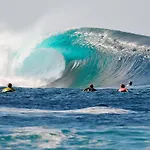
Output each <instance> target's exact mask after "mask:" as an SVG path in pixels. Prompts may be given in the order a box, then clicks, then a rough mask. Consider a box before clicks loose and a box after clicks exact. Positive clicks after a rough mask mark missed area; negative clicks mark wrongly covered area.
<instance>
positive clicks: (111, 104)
mask: <svg viewBox="0 0 150 150" xmlns="http://www.w3.org/2000/svg"><path fill="white" fill-rule="evenodd" d="M29 40H30V42H29ZM29 40H27V41H26V42H25V43H24V44H23V45H22V47H13V46H12V47H7V49H5V48H4V49H1V50H2V53H1V54H2V57H1V59H0V63H1V66H0V86H1V87H0V90H2V89H3V87H5V86H7V84H8V83H9V82H11V83H12V84H13V86H14V88H15V89H16V91H15V92H10V93H0V150H49V149H52V150H100V149H101V150H126V149H129V150H150V95H149V93H150V37H148V36H143V35H137V34H133V33H126V32H122V31H115V30H109V29H101V28H79V29H70V30H66V31H61V32H58V33H55V34H49V33H46V34H44V35H41V36H40V38H39V39H38V40H35V39H33V40H31V39H29ZM129 81H132V82H133V85H132V86H127V88H128V89H129V92H127V93H120V92H117V89H118V88H119V86H120V84H122V83H124V84H125V85H127V84H128V83H129ZM91 83H92V84H94V86H95V88H96V89H97V91H96V92H83V89H84V88H86V87H87V86H89V84H91Z"/></svg>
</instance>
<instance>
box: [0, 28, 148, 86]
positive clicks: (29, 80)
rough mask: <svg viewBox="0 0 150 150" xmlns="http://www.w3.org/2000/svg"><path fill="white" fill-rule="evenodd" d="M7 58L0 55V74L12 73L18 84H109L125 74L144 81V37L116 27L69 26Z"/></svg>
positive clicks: (125, 79)
mask: <svg viewBox="0 0 150 150" xmlns="http://www.w3.org/2000/svg"><path fill="white" fill-rule="evenodd" d="M26 53H28V54H26ZM7 57H8V56H7ZM9 59H11V60H13V61H12V62H13V63H12V64H10V63H8V62H5V61H3V66H5V67H1V68H0V74H1V79H3V78H4V77H6V74H7V76H8V78H9V76H10V78H12V76H13V77H14V80H15V81H16V85H18V86H28V87H31V86H32V87H71V88H72V87H73V88H74V87H85V86H87V85H88V84H90V83H93V84H95V86H96V87H115V86H118V84H120V83H122V82H123V83H128V81H131V80H132V81H133V83H134V85H137V86H139V85H150V78H149V76H150V37H147V36H141V35H136V34H131V33H125V32H121V31H114V30H107V29H98V28H80V29H72V30H68V31H65V32H63V33H58V34H55V35H52V36H47V37H45V38H44V39H42V41H41V42H39V43H38V44H37V43H36V46H35V47H34V48H33V49H32V50H29V51H28V52H27V50H19V51H17V52H15V53H12V54H11V56H10V57H9ZM4 60H5V57H4ZM18 64H19V65H18ZM4 69H5V71H4ZM1 81H2V80H1ZM12 82H13V81H12ZM17 83H18V84H17ZM35 83H36V84H35Z"/></svg>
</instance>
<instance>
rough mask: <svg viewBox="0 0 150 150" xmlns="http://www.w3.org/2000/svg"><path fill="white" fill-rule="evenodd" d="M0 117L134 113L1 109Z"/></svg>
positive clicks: (105, 109)
mask: <svg viewBox="0 0 150 150" xmlns="http://www.w3.org/2000/svg"><path fill="white" fill-rule="evenodd" d="M0 112H1V114H0V115H2V116H3V115H18V116H20V115H21V116H26V115H29V116H34V115H35V116H45V115H46V116H47V115H56V114H95V115H98V114H128V113H130V112H132V111H130V110H125V109H120V108H112V107H88V108H83V109H75V110H41V109H23V108H7V107H0Z"/></svg>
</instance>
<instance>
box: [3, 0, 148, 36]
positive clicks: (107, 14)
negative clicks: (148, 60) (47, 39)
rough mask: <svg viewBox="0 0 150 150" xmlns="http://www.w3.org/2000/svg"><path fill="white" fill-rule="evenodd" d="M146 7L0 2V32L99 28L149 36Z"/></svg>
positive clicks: (137, 1) (131, 1)
mask: <svg viewBox="0 0 150 150" xmlns="http://www.w3.org/2000/svg"><path fill="white" fill-rule="evenodd" d="M149 7H150V0H0V28H9V29H12V30H21V29H25V28H30V26H32V27H33V26H37V25H36V24H38V28H46V30H47V31H48V30H50V31H51V30H62V29H68V28H74V27H99V28H109V29H117V30H122V31H127V32H134V33H138V34H144V35H149V36H150V16H149V15H150V8H149ZM40 25H41V26H40Z"/></svg>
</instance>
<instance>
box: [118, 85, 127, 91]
mask: <svg viewBox="0 0 150 150" xmlns="http://www.w3.org/2000/svg"><path fill="white" fill-rule="evenodd" d="M118 91H119V92H128V89H127V88H126V87H125V85H124V84H121V85H120V88H119V90H118Z"/></svg>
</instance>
